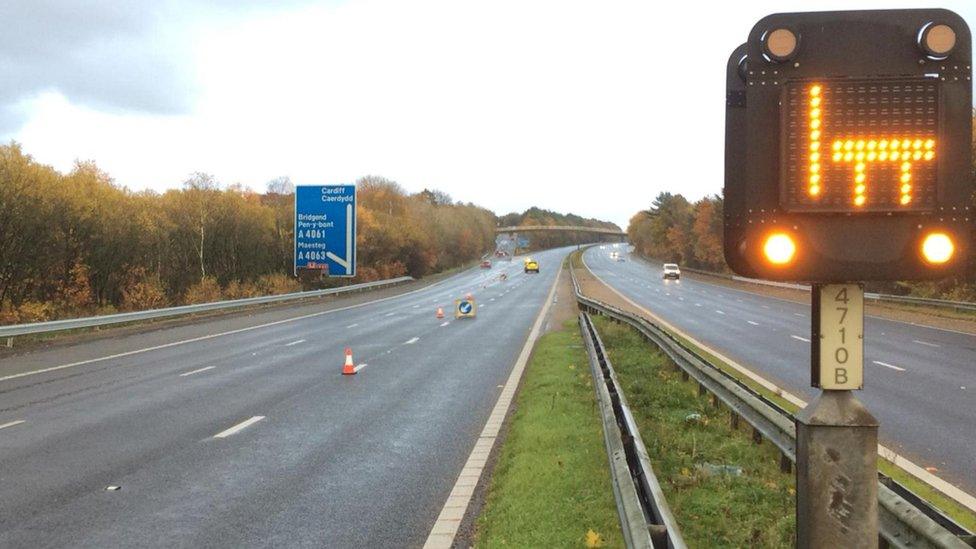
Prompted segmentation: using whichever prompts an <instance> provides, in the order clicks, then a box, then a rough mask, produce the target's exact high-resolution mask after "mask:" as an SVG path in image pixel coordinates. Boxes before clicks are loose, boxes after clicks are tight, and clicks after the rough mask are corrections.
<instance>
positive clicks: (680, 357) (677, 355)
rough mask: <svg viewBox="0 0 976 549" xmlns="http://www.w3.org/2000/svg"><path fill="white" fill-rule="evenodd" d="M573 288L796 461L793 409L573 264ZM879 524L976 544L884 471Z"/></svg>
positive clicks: (891, 535)
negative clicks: (585, 287)
mask: <svg viewBox="0 0 976 549" xmlns="http://www.w3.org/2000/svg"><path fill="white" fill-rule="evenodd" d="M570 274H571V275H572V279H573V288H574V290H575V292H576V300H577V302H578V303H579V305H580V308H581V309H582V310H583V311H585V312H589V313H594V314H599V315H602V316H606V317H607V318H609V319H611V320H613V321H615V322H618V323H624V324H627V325H629V326H631V327H632V328H634V329H635V330H636V331H637V332H638V333H640V334H641V335H642V336H643V337H644V339H646V340H647V341H649V342H651V343H654V344H655V345H656V346H657V347H658V348H659V349H661V351H662V352H663V353H664V354H665V355H666V356H667V357H668V358H669V359H670V360H671V361H672V362H674V364H675V365H676V366H677V367H679V368H680V369H681V370H682V371H683V372H684V375H685V376H686V378H694V379H695V381H696V382H697V383H698V384H699V394H701V395H704V394H706V392H708V393H711V394H712V395H713V398H714V399H716V400H717V401H721V402H722V403H723V404H725V405H726V406H727V407H728V408H729V409H730V410H731V411H732V421H733V424H737V423H738V417H739V416H741V417H742V418H743V419H745V420H746V422H747V423H749V424H750V425H751V426H752V428H753V438H754V439H755V440H757V442H758V441H761V440H762V438H766V439H768V440H769V441H770V442H772V443H773V444H774V445H775V446H776V447H777V448H778V449H779V450H780V452H781V453H782V458H781V460H780V465H781V467H783V468H784V469H786V467H787V466H789V465H791V464H792V463H793V462H795V461H796V450H795V439H796V428H795V424H794V422H793V417H792V414H790V413H789V412H787V411H786V410H784V409H783V408H781V407H780V406H778V405H776V404H775V403H773V402H772V401H770V400H769V399H767V398H766V397H765V396H763V395H762V394H760V393H758V392H757V391H755V390H753V389H752V388H751V387H749V386H747V385H745V384H744V383H742V382H741V381H739V380H738V379H736V378H734V377H733V376H731V375H729V374H727V373H726V372H724V371H723V370H721V369H719V368H718V367H716V366H714V365H713V364H711V363H710V362H708V361H707V360H706V359H704V358H702V357H701V356H699V355H698V354H697V353H696V352H695V351H694V350H692V349H691V348H689V347H688V346H686V345H685V344H684V343H682V342H681V341H679V340H678V339H676V338H675V337H674V336H673V335H672V334H671V333H670V332H668V331H666V330H664V329H663V328H661V327H659V326H657V325H656V324H654V323H652V322H650V321H648V320H647V319H645V318H643V317H640V316H637V315H633V314H631V313H628V312H626V311H623V310H621V309H618V308H616V307H614V306H613V305H610V304H608V303H604V302H602V301H599V300H596V299H592V298H589V297H586V296H585V295H583V293H582V291H581V288H580V285H579V282H578V281H577V280H576V272H575V270H574V269H573V267H572V265H570ZM878 483H879V485H878V503H879V505H878V528H879V534H880V537H881V538H882V541H883V542H885V543H886V544H887V546H888V547H897V548H906V549H908V548H920V547H931V548H959V549H962V548H970V547H976V536H974V535H973V533H972V532H969V531H968V530H966V528H964V527H963V526H961V525H960V524H958V523H956V522H954V521H953V520H952V519H950V518H949V517H947V516H945V515H944V514H942V513H941V512H940V511H939V510H938V509H935V508H934V507H932V506H931V505H929V504H928V503H927V502H925V501H924V500H923V499H922V498H920V497H919V496H917V495H916V494H914V493H913V492H912V491H911V490H909V489H907V488H905V487H904V486H902V485H900V484H898V483H897V482H896V481H895V480H893V479H891V478H888V477H886V476H884V475H880V474H879V481H878Z"/></svg>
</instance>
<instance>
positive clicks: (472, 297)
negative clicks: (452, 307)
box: [464, 292, 474, 301]
mask: <svg viewBox="0 0 976 549" xmlns="http://www.w3.org/2000/svg"><path fill="white" fill-rule="evenodd" d="M464 299H467V300H469V301H470V300H472V299H474V296H473V295H471V292H468V295H466V296H464Z"/></svg>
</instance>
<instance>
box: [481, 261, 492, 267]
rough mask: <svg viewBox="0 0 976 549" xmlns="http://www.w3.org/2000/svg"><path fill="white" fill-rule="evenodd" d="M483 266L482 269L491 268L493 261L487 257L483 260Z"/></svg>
mask: <svg viewBox="0 0 976 549" xmlns="http://www.w3.org/2000/svg"><path fill="white" fill-rule="evenodd" d="M481 268H482V269H490V268H491V261H489V260H487V259H486V260H484V261H482V262H481Z"/></svg>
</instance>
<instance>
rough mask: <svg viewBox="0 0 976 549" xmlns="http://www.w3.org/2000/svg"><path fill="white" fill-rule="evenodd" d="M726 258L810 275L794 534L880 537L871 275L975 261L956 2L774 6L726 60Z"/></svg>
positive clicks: (832, 543) (924, 271) (854, 542)
mask: <svg viewBox="0 0 976 549" xmlns="http://www.w3.org/2000/svg"><path fill="white" fill-rule="evenodd" d="M726 86H727V89H726V127H725V135H726V141H725V147H726V150H725V219H724V230H725V234H724V237H725V242H724V246H725V259H726V262H727V263H728V265H729V266H730V267H731V268H732V270H734V271H735V272H737V273H738V274H741V275H744V276H749V277H754V278H761V279H767V280H784V281H799V282H808V283H811V285H812V305H813V311H812V312H813V314H812V326H811V359H812V360H811V374H812V375H811V377H812V379H811V384H812V385H813V386H814V387H818V388H820V389H821V393H820V396H819V397H818V398H817V399H816V400H815V401H814V402H812V403H811V404H810V405H809V406H807V408H805V409H804V410H803V411H802V412H801V413H800V414H799V415H798V416H797V420H796V427H797V452H796V455H797V467H796V471H797V544H798V546H800V547H875V546H877V543H878V538H877V528H878V522H877V520H878V515H877V505H878V502H877V469H876V467H877V430H878V425H877V421H876V420H875V419H874V418H873V417H872V416H871V414H869V413H868V412H867V410H866V409H865V408H864V407H863V406H862V405H861V403H860V402H858V401H857V399H856V398H855V397H854V396H853V392H852V391H854V390H859V389H861V388H863V385H864V375H863V360H864V357H863V346H864V329H863V325H864V311H863V306H864V291H863V283H864V282H866V281H891V280H925V279H936V278H943V277H946V276H950V275H958V274H961V273H963V272H965V271H966V269H968V268H970V265H969V262H970V256H971V247H972V239H973V234H974V231H973V225H974V223H973V214H974V212H973V206H972V200H973V185H972V179H971V170H972V148H971V144H972V141H971V140H972V45H971V36H970V32H969V27H968V26H967V25H966V23H965V21H963V20H962V18H960V17H959V16H958V15H956V14H955V13H953V12H951V11H947V10H942V9H917V10H877V11H847V12H810V13H785V14H774V15H770V16H767V17H765V18H763V19H762V20H760V21H759V22H758V23H757V24H756V25H755V26H754V27H753V29H752V31H751V32H750V34H749V37H748V39H747V41H746V43H745V44H743V45H741V46H739V47H738V48H737V49H736V50H735V51H734V52H733V54H732V56H731V57H730V59H729V63H728V66H727V70H726Z"/></svg>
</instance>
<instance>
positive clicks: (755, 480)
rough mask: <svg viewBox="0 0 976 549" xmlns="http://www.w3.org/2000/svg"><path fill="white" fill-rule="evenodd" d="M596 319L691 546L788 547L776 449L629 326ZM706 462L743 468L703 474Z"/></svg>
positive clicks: (790, 536)
mask: <svg viewBox="0 0 976 549" xmlns="http://www.w3.org/2000/svg"><path fill="white" fill-rule="evenodd" d="M594 320H595V322H596V324H597V328H598V329H599V331H600V334H601V337H602V338H603V341H604V344H606V346H607V350H608V353H609V355H610V360H611V362H612V363H613V365H614V368H615V369H616V371H617V375H618V377H619V379H620V383H621V389H622V390H623V392H624V395H625V396H626V397H627V399H628V402H629V404H630V406H631V410H632V412H633V413H634V416H635V419H636V420H637V423H638V425H639V426H640V430H641V436H642V437H643V439H644V444H645V445H646V447H647V451H648V454H649V456H650V459H651V463H652V465H653V467H654V471H655V473H656V475H657V476H658V480H659V481H660V483H661V487H662V489H663V490H664V493H665V497H666V498H667V500H668V504H669V505H670V506H671V510H672V511H673V512H674V514H675V518H676V519H677V521H678V524H679V526H680V528H681V532H682V535H683V536H684V539H685V541H686V542H687V543H688V545H689V547H792V546H793V544H794V536H795V528H794V497H795V487H794V486H795V485H794V478H793V475H792V474H788V473H782V472H781V471H780V470H779V452H778V450H776V448H775V447H774V446H773V445H771V444H769V443H764V444H761V445H756V444H755V443H753V442H752V440H751V436H750V431H749V430H747V425H746V424H745V422H742V423H741V429H742V430H741V432H740V431H734V430H732V429H731V427H730V416H729V413H728V411H727V410H725V409H724V408H721V407H715V406H713V405H712V404H710V403H709V401H708V399H706V398H702V397H699V396H698V387H697V385H696V384H695V383H693V382H685V381H683V380H682V378H681V374H680V373H678V372H677V371H675V370H673V369H672V368H670V367H666V359H665V358H664V357H663V355H661V354H660V353H659V352H657V350H656V349H654V348H652V347H651V346H650V345H648V344H647V343H645V342H644V341H643V340H642V339H641V338H640V337H639V336H638V335H637V334H636V333H635V332H634V331H633V330H632V329H631V328H629V327H627V326H623V325H616V324H611V323H609V322H607V321H606V320H605V319H602V318H596V319H594ZM691 414H698V415H699V416H700V419H688V418H689V416H690V415H691ZM705 464H711V465H728V466H733V467H739V468H741V471H742V474H741V476H733V475H728V474H708V473H706V472H705V471H704V470H703V468H704V467H705Z"/></svg>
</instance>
